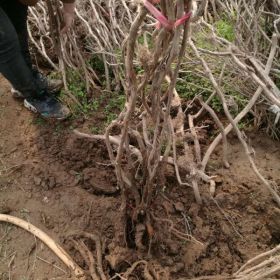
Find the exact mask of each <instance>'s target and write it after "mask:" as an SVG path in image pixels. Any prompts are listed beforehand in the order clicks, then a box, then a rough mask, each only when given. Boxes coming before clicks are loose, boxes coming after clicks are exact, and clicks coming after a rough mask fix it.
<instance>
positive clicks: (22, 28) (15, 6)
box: [2, 0, 32, 70]
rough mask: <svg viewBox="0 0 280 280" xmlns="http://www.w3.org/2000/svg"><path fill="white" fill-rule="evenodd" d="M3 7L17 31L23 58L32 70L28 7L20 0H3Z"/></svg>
mask: <svg viewBox="0 0 280 280" xmlns="http://www.w3.org/2000/svg"><path fill="white" fill-rule="evenodd" d="M2 8H3V10H4V12H5V13H6V15H7V16H8V17H9V19H10V21H11V22H12V24H13V26H14V28H15V30H16V32H17V35H18V39H19V44H20V47H21V52H22V55H23V58H24V59H25V62H26V64H27V66H28V67H29V68H30V69H31V70H32V60H31V55H30V52H29V45H28V31H27V14H28V7H27V6H26V5H23V4H22V3H21V2H20V1H18V0H9V1H4V2H3V4H2Z"/></svg>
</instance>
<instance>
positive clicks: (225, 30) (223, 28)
mask: <svg viewBox="0 0 280 280" xmlns="http://www.w3.org/2000/svg"><path fill="white" fill-rule="evenodd" d="M215 27H216V29H217V33H218V35H219V36H220V37H223V38H225V39H226V40H228V41H230V42H233V41H234V39H235V34H234V25H233V24H232V23H231V22H230V21H229V20H227V19H226V18H223V19H220V20H218V21H217V22H215Z"/></svg>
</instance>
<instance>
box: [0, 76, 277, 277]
mask: <svg viewBox="0 0 280 280" xmlns="http://www.w3.org/2000/svg"><path fill="white" fill-rule="evenodd" d="M90 123H91V121H90V120H87V121H85V120H82V119H76V120H68V121H65V122H62V123H47V122H45V121H42V120H41V119H39V118H37V117H36V116H34V115H32V114H31V113H29V112H28V111H26V110H25V109H24V108H23V106H22V104H21V102H20V101H16V100H14V99H13V98H12V97H11V96H10V94H9V85H8V83H7V82H5V81H4V80H3V79H2V78H0V213H7V214H10V215H14V216H17V217H20V218H23V219H25V220H27V221H29V222H31V223H32V224H34V225H36V226H37V227H39V228H40V229H42V230H43V231H45V232H46V233H48V234H49V235H50V236H51V237H53V238H54V239H55V240H56V241H58V242H59V243H60V244H61V245H62V246H63V247H64V248H66V249H67V250H68V251H69V253H70V254H71V255H72V256H73V258H74V259H75V260H77V261H78V262H79V264H80V265H82V266H83V265H84V263H83V262H82V261H81V257H80V256H79V255H78V254H77V253H75V252H74V250H72V249H71V247H70V245H69V242H68V241H67V238H66V236H67V234H68V233H69V232H71V231H73V230H77V229H82V230H85V231H87V232H97V233H99V234H100V235H101V236H102V239H103V241H104V244H105V245H106V248H107V249H106V251H105V252H104V263H103V266H104V269H105V270H106V273H107V274H108V279H109V278H110V277H109V276H110V275H109V274H111V276H112V275H113V273H114V271H112V269H111V268H110V266H109V264H108V262H107V260H106V258H105V255H106V256H107V259H108V256H110V255H111V256H112V255H113V254H114V252H115V250H116V247H115V240H114V239H115V236H118V233H119V231H121V230H122V223H121V216H120V211H119V209H120V204H121V199H120V196H119V195H117V194H116V195H106V196H105V195H102V194H100V193H98V188H102V189H107V190H109V191H114V189H115V187H116V181H115V178H114V173H113V169H112V167H111V166H110V165H108V163H109V161H108V157H107V153H106V149H105V147H104V144H103V143H102V142H97V141H88V140H84V139H78V138H77V137H75V136H74V135H73V129H74V128H78V129H80V130H82V131H85V130H88V126H89V125H90ZM249 138H250V139H249V141H250V144H251V145H252V146H253V148H254V150H255V152H256V156H255V157H256V162H257V165H258V166H259V167H260V170H261V171H262V173H263V174H264V175H265V176H266V178H268V179H269V180H271V181H272V182H276V183H277V184H278V185H280V164H279V160H280V159H279V155H280V143H279V142H274V141H272V140H270V139H269V138H267V137H266V136H265V134H264V133H261V132H259V133H250V134H249ZM229 141H230V147H229V149H230V150H229V161H230V164H231V168H230V169H229V170H227V169H224V168H223V167H222V163H221V160H220V156H219V152H217V153H216V154H214V155H213V157H212V159H211V162H210V164H209V172H210V174H215V175H217V178H216V182H217V192H216V196H215V200H211V199H207V200H206V201H205V203H204V205H203V206H201V207H199V206H198V205H197V204H196V203H195V200H194V196H193V193H192V191H191V190H190V189H186V188H182V187H178V185H177V184H176V182H175V180H174V178H172V177H170V178H168V180H167V183H166V188H165V189H164V190H161V193H160V195H159V198H158V199H157V200H156V201H155V203H154V206H153V207H154V212H155V213H156V215H157V216H159V217H161V218H168V219H171V220H172V221H173V222H174V225H175V227H176V228H178V229H180V230H181V231H184V232H185V233H190V234H192V236H193V237H194V238H196V239H197V240H198V241H200V242H201V243H202V244H203V245H201V244H199V243H195V242H188V241H183V240H179V239H176V237H175V236H172V235H170V234H168V228H169V223H164V222H162V223H161V228H157V231H158V233H156V235H155V241H154V242H155V244H156V245H155V246H154V248H153V249H152V251H151V254H152V256H151V257H147V255H146V254H145V253H140V252H139V253H136V254H134V253H132V252H133V251H132V250H131V251H129V250H126V251H125V250H124V252H125V253H127V256H126V257H125V258H127V260H126V261H127V262H128V263H129V262H130V261H132V259H133V261H135V260H137V258H138V259H142V258H147V259H150V260H151V259H152V260H153V261H155V262H156V263H158V264H160V265H161V266H162V267H163V268H164V269H166V270H167V271H169V273H170V279H187V278H192V277H196V276H201V275H216V274H228V273H233V272H235V271H236V270H237V269H238V268H239V267H240V266H241V265H242V264H243V263H244V262H246V260H248V259H249V258H252V257H254V256H255V255H257V254H259V253H261V252H263V251H265V250H267V249H269V248H272V247H274V246H275V245H276V244H278V243H279V241H280V225H279V216H278V215H277V210H276V208H275V207H276V206H275V204H274V202H273V201H272V199H271V197H270V195H269V194H268V193H267V192H266V191H264V190H263V186H262V185H261V183H260V182H259V181H258V180H257V178H256V177H255V175H254V174H253V172H252V170H251V168H250V167H249V164H248V162H247V159H246V156H245V154H244V152H243V150H242V147H241V145H240V144H239V143H238V141H237V139H236V138H235V137H234V136H231V137H230V138H229ZM278 213H279V212H278ZM163 232H166V234H162V233H163ZM125 253H124V254H125ZM120 272H121V271H120ZM67 278H68V274H67V269H66V268H65V266H64V265H63V264H62V263H61V262H60V261H59V260H58V259H57V258H56V257H55V256H54V255H53V253H51V252H50V251H49V250H48V248H47V247H46V246H45V245H43V244H42V243H41V242H39V241H38V240H36V239H35V238H34V237H33V236H32V235H30V234H28V233H27V232H25V231H23V230H21V229H19V228H16V227H14V226H11V225H9V224H4V223H2V224H0V279H1V280H6V279H7V280H8V279H14V280H31V279H35V280H43V279H45V280H46V279H67ZM133 279H134V278H133ZM135 279H141V278H140V276H139V278H136V277H135Z"/></svg>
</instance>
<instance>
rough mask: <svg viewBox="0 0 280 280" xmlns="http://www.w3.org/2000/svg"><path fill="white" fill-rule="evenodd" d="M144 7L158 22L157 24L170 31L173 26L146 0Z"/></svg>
mask: <svg viewBox="0 0 280 280" xmlns="http://www.w3.org/2000/svg"><path fill="white" fill-rule="evenodd" d="M144 6H145V7H146V8H147V10H148V11H149V12H150V13H151V14H152V15H153V16H154V17H155V18H156V19H157V20H158V21H159V23H160V24H161V25H162V26H164V27H165V28H167V29H172V28H173V24H171V23H170V22H169V21H168V19H167V18H166V17H165V16H164V14H163V13H162V12H160V11H159V10H158V9H157V8H156V7H155V6H154V5H153V4H152V3H150V2H149V1H148V0H145V1H144Z"/></svg>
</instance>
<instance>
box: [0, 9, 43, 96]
mask: <svg viewBox="0 0 280 280" xmlns="http://www.w3.org/2000/svg"><path fill="white" fill-rule="evenodd" d="M0 73H2V74H3V75H4V77H5V78H6V79H7V80H9V81H10V83H11V84H12V86H13V87H14V88H15V89H16V90H18V91H20V92H21V93H22V94H23V95H24V97H28V96H31V95H33V96H35V95H36V93H37V90H38V89H37V86H36V85H35V82H34V79H33V75H32V72H31V70H30V68H29V67H28V66H27V64H26V61H25V60H24V58H23V55H22V52H21V48H20V45H19V39H18V36H17V33H16V30H15V28H14V26H13V24H12V23H11V21H10V19H9V17H8V16H7V15H6V13H5V12H4V10H3V9H2V8H1V6H0Z"/></svg>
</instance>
